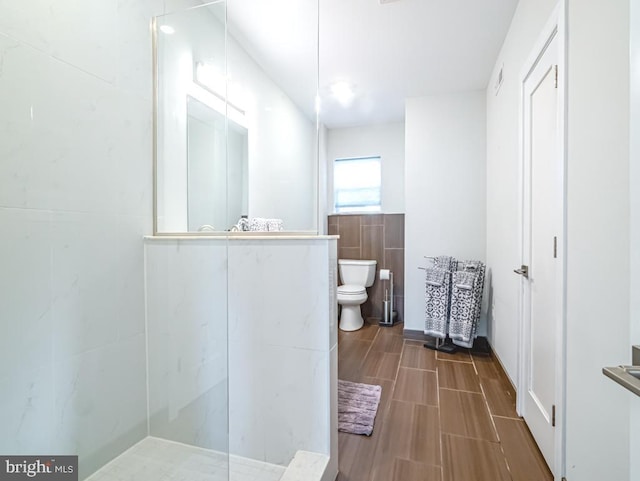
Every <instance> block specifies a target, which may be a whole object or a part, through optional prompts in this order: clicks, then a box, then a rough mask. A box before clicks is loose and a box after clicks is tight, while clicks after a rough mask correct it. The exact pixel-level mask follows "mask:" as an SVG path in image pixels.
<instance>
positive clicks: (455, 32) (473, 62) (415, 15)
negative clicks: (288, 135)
mask: <svg viewBox="0 0 640 481" xmlns="http://www.w3.org/2000/svg"><path fill="white" fill-rule="evenodd" d="M316 1H317V0H270V1H265V0H229V1H228V16H229V24H230V26H229V31H230V33H231V34H232V35H234V36H235V37H236V38H238V40H239V41H240V42H241V43H242V44H243V45H244V46H245V48H246V49H247V50H248V51H249V53H251V54H252V55H253V56H254V58H256V59H257V60H258V62H259V63H260V64H261V65H262V67H263V69H264V70H265V71H266V72H267V73H268V74H269V75H270V76H271V78H272V79H273V80H274V81H275V82H276V83H277V84H279V85H280V87H281V88H282V89H283V90H284V91H285V92H286V93H287V94H288V95H289V96H290V97H291V98H292V99H293V100H294V101H295V102H296V103H297V104H298V105H299V106H300V107H301V108H302V109H303V110H305V112H307V114H308V115H310V116H313V109H314V100H313V99H314V97H315V92H316V82H317V78H318V70H317V66H316V64H315V60H316V48H317V46H318V44H317V34H318V30H317V28H318V22H317V17H316V9H317V8H318V7H317V3H316ZM516 5H517V0H396V1H392V2H391V3H384V4H382V5H381V4H380V3H379V0H319V9H320V16H319V29H320V32H319V91H320V96H321V110H320V120H321V122H322V123H324V124H325V125H327V127H329V128H339V127H346V126H355V125H367V124H374V123H384V122H401V121H403V120H404V101H405V98H407V97H419V96H425V95H431V94H438V93H446V92H456V91H466V90H475V89H484V88H486V87H487V85H488V83H489V76H490V75H491V71H492V69H493V66H494V63H495V61H496V57H497V55H498V52H499V50H500V47H501V45H502V42H503V39H504V37H505V35H506V33H507V29H508V27H509V24H510V22H511V18H512V16H513V12H514V10H515V7H516ZM242 32H244V35H243V33H242ZM337 80H345V81H348V82H349V83H350V84H351V85H353V87H354V93H355V97H354V100H353V101H352V103H351V104H350V105H349V106H346V107H345V106H343V105H341V104H340V103H339V102H337V101H336V100H335V99H334V98H333V97H332V95H331V92H330V85H331V84H332V83H333V82H335V81H337Z"/></svg>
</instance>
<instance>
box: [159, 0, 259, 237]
mask: <svg viewBox="0 0 640 481" xmlns="http://www.w3.org/2000/svg"><path fill="white" fill-rule="evenodd" d="M225 18H226V3H225V2H222V1H219V2H215V3H209V4H206V5H201V6H198V7H195V8H191V9H188V10H183V11H179V12H176V13H171V14H167V15H164V16H161V17H157V18H156V25H155V34H156V43H155V46H156V54H155V62H156V69H155V70H156V118H155V121H156V143H155V144H156V145H155V148H156V218H155V220H156V232H160V233H183V232H198V231H226V230H228V229H229V228H230V227H231V226H232V225H233V224H234V223H235V222H236V220H237V217H239V216H240V214H241V212H242V206H243V203H244V204H246V196H247V191H246V188H243V186H242V185H235V184H234V185H233V186H230V187H232V188H233V189H232V192H233V196H230V202H231V204H232V205H230V206H229V207H228V206H227V197H228V195H227V192H228V189H227V181H228V176H229V172H231V171H232V172H236V171H237V170H238V169H239V171H240V172H241V173H242V169H243V165H242V161H243V159H242V156H241V154H240V157H239V160H237V162H238V165H237V166H234V169H231V170H230V169H228V167H227V164H228V161H227V145H228V143H227V130H228V127H227V123H228V121H227V117H228V115H227V71H226V68H227V65H226V27H225ZM229 124H231V125H232V126H233V129H229V130H233V131H234V132H240V134H239V135H242V129H243V127H242V126H241V125H236V124H235V123H234V122H233V120H229ZM245 136H246V134H245ZM236 150H237V149H234V152H235V151H236ZM234 155H235V154H234ZM237 157H238V156H237V155H236V157H234V158H237ZM239 179H240V182H241V181H242V175H240V177H239Z"/></svg>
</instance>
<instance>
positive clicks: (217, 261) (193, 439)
mask: <svg viewBox="0 0 640 481" xmlns="http://www.w3.org/2000/svg"><path fill="white" fill-rule="evenodd" d="M145 252H146V266H147V270H146V282H147V326H148V336H149V337H148V352H149V412H150V434H151V435H152V436H157V437H163V438H167V439H171V440H173V441H178V442H183V443H186V444H192V445H195V446H199V447H201V448H208V449H215V450H217V451H222V452H225V451H228V435H227V432H228V411H227V405H228V401H227V267H226V259H227V247H226V242H225V241H215V240H211V241H201V240H197V239H193V240H190V241H187V242H184V243H183V242H181V241H174V240H166V241H165V240H155V241H152V242H148V243H147V244H146V248H145Z"/></svg>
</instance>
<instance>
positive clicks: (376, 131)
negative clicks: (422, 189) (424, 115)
mask: <svg viewBox="0 0 640 481" xmlns="http://www.w3.org/2000/svg"><path fill="white" fill-rule="evenodd" d="M368 156H372V157H373V156H380V157H381V159H380V160H381V164H382V165H381V167H382V186H381V193H382V206H381V207H382V212H384V213H387V214H391V213H402V212H404V123H392V124H379V125H371V126H365V127H350V128H344V129H331V130H328V136H327V184H326V185H327V199H328V200H329V206H328V208H329V212H330V213H333V200H334V199H333V162H334V160H336V159H342V158H349V157H368Z"/></svg>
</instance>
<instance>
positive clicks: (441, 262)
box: [433, 256, 458, 271]
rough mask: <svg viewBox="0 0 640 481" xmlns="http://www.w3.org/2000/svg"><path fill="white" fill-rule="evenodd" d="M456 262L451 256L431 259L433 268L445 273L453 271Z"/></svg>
mask: <svg viewBox="0 0 640 481" xmlns="http://www.w3.org/2000/svg"><path fill="white" fill-rule="evenodd" d="M457 265H458V262H457V261H456V259H455V258H454V257H451V256H438V257H435V258H434V259H433V266H434V267H438V268H440V269H444V270H445V271H455V270H456V266H457Z"/></svg>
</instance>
